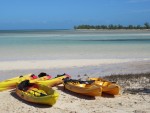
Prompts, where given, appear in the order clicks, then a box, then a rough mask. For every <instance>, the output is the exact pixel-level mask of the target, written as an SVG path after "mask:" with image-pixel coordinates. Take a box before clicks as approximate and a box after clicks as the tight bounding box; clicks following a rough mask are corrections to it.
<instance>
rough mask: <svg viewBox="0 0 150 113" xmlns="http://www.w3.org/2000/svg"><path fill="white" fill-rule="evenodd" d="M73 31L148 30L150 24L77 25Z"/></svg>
mask: <svg viewBox="0 0 150 113" xmlns="http://www.w3.org/2000/svg"><path fill="white" fill-rule="evenodd" d="M74 29H150V24H149V23H148V22H145V23H144V25H142V26H141V25H128V26H123V25H120V24H118V25H113V24H110V25H78V26H74Z"/></svg>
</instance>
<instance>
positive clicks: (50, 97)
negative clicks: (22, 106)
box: [16, 84, 59, 106]
mask: <svg viewBox="0 0 150 113" xmlns="http://www.w3.org/2000/svg"><path fill="white" fill-rule="evenodd" d="M36 85H37V86H38V89H37V90H36V93H37V92H38V91H42V92H44V93H45V94H46V95H44V96H36V95H35V94H32V93H31V91H32V92H33V91H34V90H35V89H34V88H30V89H29V90H27V91H23V90H19V88H18V87H17V88H16V94H17V95H18V96H19V97H20V98H22V99H23V100H25V101H28V102H32V103H37V104H46V105H50V106H52V105H54V104H55V103H56V101H57V99H58V97H59V94H58V93H57V92H56V91H55V90H53V89H50V88H49V87H47V86H44V85H40V84H36ZM33 89H34V90H33Z"/></svg>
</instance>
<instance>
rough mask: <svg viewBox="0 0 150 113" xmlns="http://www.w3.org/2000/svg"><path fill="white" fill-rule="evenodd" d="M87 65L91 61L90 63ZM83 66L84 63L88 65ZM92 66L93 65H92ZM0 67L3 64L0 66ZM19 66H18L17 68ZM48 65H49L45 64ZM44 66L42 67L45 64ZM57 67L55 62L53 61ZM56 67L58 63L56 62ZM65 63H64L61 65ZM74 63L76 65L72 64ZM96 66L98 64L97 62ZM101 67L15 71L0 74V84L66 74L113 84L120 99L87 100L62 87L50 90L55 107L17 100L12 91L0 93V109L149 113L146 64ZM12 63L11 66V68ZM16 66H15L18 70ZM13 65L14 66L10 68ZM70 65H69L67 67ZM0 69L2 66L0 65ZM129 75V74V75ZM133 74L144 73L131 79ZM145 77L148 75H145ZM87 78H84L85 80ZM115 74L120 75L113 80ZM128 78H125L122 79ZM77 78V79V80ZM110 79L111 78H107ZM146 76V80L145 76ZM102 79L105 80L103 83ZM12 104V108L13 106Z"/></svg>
mask: <svg viewBox="0 0 150 113" xmlns="http://www.w3.org/2000/svg"><path fill="white" fill-rule="evenodd" d="M90 62H91V61H90ZM90 62H87V63H90ZM95 62H96V61H95ZM3 63H4V62H3ZM21 63H22V62H20V63H19V64H21ZM48 63H49V62H48ZM48 63H46V64H48ZM57 63H58V61H57ZM59 63H60V62H59ZM64 63H67V62H64ZM75 63H77V62H75ZM99 63H100V62H99ZM101 63H102V64H101V65H83V64H82V63H81V64H82V65H80V66H81V67H79V66H78V67H77V66H73V64H72V66H70V67H65V66H64V67H62V68H58V67H55V68H48V69H43V68H42V69H40V68H39V69H21V68H20V69H16V70H12V69H11V70H0V75H1V77H0V80H5V79H7V78H11V77H15V76H20V75H22V74H28V73H34V74H36V75H37V74H39V73H40V72H46V73H48V74H50V75H52V77H55V76H56V75H57V74H63V73H67V74H70V75H71V76H72V78H78V79H79V78H84V77H87V76H88V77H103V76H105V77H106V78H107V80H108V79H110V80H114V81H116V82H117V84H119V85H120V86H121V95H116V96H111V95H105V94H103V95H102V96H100V97H87V96H84V95H80V94H76V93H73V92H70V91H66V90H64V88H63V85H59V86H56V87H53V89H54V90H56V91H57V92H58V93H59V98H58V100H57V102H56V104H55V105H54V106H52V107H50V106H47V105H38V104H32V103H29V102H26V101H23V100H22V99H20V98H19V97H18V96H17V95H16V93H15V90H9V91H3V92H0V99H1V103H0V109H1V112H2V113H8V112H9V113H16V112H17V113H27V112H29V113H30V112H36V113H49V112H53V113H62V112H63V113H83V112H86V113H149V112H150V107H149V105H150V100H149V98H150V89H149V87H150V78H149V73H150V71H149V69H150V60H140V61H126V62H120V61H118V62H116V61H115V62H101ZM13 64H14V62H11V65H13ZM19 64H17V65H18V66H19ZM14 65H15V64H14ZM69 65H71V64H69ZM1 66H2V65H1ZM129 73H132V74H129ZM133 73H135V74H137V73H145V74H143V75H142V74H140V76H135V75H134V76H133ZM146 73H148V75H147V74H146ZM85 74H87V76H85ZM115 74H120V75H119V76H117V77H116V76H115ZM124 74H129V75H124ZM78 75H80V76H78ZM108 75H113V76H110V77H109V76H108ZM145 75H146V76H145ZM132 76H133V77H132ZM106 78H105V79H106ZM116 78H117V80H116ZM14 103H15V104H14Z"/></svg>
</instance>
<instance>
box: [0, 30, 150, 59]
mask: <svg viewBox="0 0 150 113" xmlns="http://www.w3.org/2000/svg"><path fill="white" fill-rule="evenodd" d="M103 58H105V59H106V58H108V59H109V58H115V59H116V58H119V59H149V58H150V33H149V32H147V31H144V32H143V31H138V32H137V31H136V32H135V31H128V32H123V31H117V32H116V31H91V30H89V31H88V30H83V31H74V30H36V31H34V30H29V31H0V60H1V61H7V60H42V59H44V60H49V59H103Z"/></svg>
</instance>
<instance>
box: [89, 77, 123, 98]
mask: <svg viewBox="0 0 150 113" xmlns="http://www.w3.org/2000/svg"><path fill="white" fill-rule="evenodd" d="M89 80H95V84H96V85H98V86H100V87H102V92H104V93H107V94H111V95H118V94H120V89H121V88H120V86H119V85H117V84H115V83H112V82H110V81H107V80H105V79H102V78H89Z"/></svg>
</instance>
